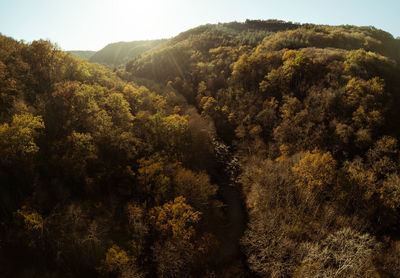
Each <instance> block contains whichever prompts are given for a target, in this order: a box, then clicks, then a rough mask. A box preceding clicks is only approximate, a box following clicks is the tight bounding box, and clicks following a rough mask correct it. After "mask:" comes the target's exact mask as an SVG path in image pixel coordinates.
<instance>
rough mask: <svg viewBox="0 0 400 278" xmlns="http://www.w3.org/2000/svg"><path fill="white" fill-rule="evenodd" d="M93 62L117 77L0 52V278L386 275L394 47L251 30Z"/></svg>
mask: <svg viewBox="0 0 400 278" xmlns="http://www.w3.org/2000/svg"><path fill="white" fill-rule="evenodd" d="M118 49H119V50H118ZM103 50H104V51H103V52H102V55H100V56H98V57H103V58H101V59H103V60H102V61H103V63H104V64H107V65H110V64H113V65H114V66H115V67H117V66H118V65H122V64H126V67H125V69H124V68H123V67H121V66H120V67H117V68H116V69H115V70H113V71H111V70H110V68H109V67H103V66H101V65H99V64H97V63H90V62H89V61H87V60H81V59H78V58H75V57H73V56H71V55H69V54H66V53H64V52H62V51H60V50H58V49H57V47H54V46H53V45H51V44H50V43H48V42H46V41H42V40H40V41H34V42H32V43H30V44H25V43H22V42H18V41H15V40H14V39H12V38H9V37H5V36H0V185H1V186H0V208H1V210H0V215H1V217H0V219H1V220H0V276H2V277H21V278H22V277H66V278H67V277H204V278H205V277H226V278H228V277H296V278H300V277H301V278H304V277H305V278H308V277H371V278H372V277H399V273H400V241H399V238H398V234H399V232H400V224H399V223H400V145H399V140H400V110H399V109H398V107H399V105H400V80H399V78H398V76H400V66H399V62H400V40H399V39H395V38H393V36H392V35H391V34H389V33H387V32H385V31H383V30H379V29H376V28H374V27H357V26H348V25H343V26H328V25H313V24H297V23H291V22H284V21H279V20H267V21H261V20H247V21H246V22H243V23H240V22H232V23H220V24H209V25H203V26H199V27H197V28H194V29H191V30H187V31H185V32H183V33H181V34H179V35H178V36H176V37H174V38H171V39H169V40H160V41H147V42H132V43H117V44H113V45H110V46H108V48H107V47H106V48H105V49H103ZM97 54H99V52H98V53H96V54H95V55H97ZM95 55H94V56H92V58H91V59H90V61H93V59H100V58H96V57H95ZM128 57H130V58H128ZM97 62H99V61H97ZM99 63H101V62H99Z"/></svg>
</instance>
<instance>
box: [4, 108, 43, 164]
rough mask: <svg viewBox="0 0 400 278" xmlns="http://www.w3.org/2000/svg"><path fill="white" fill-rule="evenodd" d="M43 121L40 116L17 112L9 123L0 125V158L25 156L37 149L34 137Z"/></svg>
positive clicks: (41, 127) (41, 126) (7, 158)
mask: <svg viewBox="0 0 400 278" xmlns="http://www.w3.org/2000/svg"><path fill="white" fill-rule="evenodd" d="M43 128H44V123H43V121H42V118H41V117H40V116H37V117H35V116H33V115H32V114H28V113H25V114H19V115H18V114H17V115H14V116H13V120H12V122H11V125H8V124H7V123H5V124H2V125H0V154H1V155H2V159H4V160H9V159H15V158H18V157H26V156H28V155H30V154H33V153H36V152H38V151H39V147H38V146H37V145H36V144H35V142H34V139H35V137H36V136H37V135H38V132H39V130H40V129H43Z"/></svg>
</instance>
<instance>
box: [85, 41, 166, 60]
mask: <svg viewBox="0 0 400 278" xmlns="http://www.w3.org/2000/svg"><path fill="white" fill-rule="evenodd" d="M164 41H165V40H150V41H133V42H117V43H111V44H109V45H107V46H106V47H104V48H103V49H101V50H99V51H97V52H96V53H94V54H93V55H92V56H91V57H90V59H89V61H90V62H92V63H100V64H104V65H109V66H119V65H122V64H125V63H127V62H128V61H130V60H132V59H133V58H136V57H138V56H140V55H141V54H142V53H144V52H146V51H148V50H150V49H152V48H154V47H156V46H157V45H159V44H161V43H163V42H164Z"/></svg>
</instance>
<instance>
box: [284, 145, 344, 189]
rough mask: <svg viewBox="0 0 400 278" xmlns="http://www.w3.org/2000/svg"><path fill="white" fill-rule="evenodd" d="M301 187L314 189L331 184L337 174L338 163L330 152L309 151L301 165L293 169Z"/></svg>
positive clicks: (297, 182)
mask: <svg viewBox="0 0 400 278" xmlns="http://www.w3.org/2000/svg"><path fill="white" fill-rule="evenodd" d="M292 171H293V174H294V175H295V177H296V184H297V186H299V187H302V188H307V189H311V190H312V189H314V188H318V187H321V186H326V185H328V184H331V183H332V182H333V180H334V177H335V173H336V161H335V160H334V159H333V157H332V155H331V153H330V152H326V153H322V152H320V151H319V150H317V149H315V150H314V151H312V152H310V151H307V152H306V153H305V155H304V157H303V158H302V159H301V160H300V161H299V163H298V164H297V165H296V166H294V167H293V168H292Z"/></svg>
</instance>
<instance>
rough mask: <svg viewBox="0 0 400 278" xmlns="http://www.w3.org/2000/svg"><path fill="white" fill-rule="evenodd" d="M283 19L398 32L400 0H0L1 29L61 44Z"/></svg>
mask: <svg viewBox="0 0 400 278" xmlns="http://www.w3.org/2000/svg"><path fill="white" fill-rule="evenodd" d="M247 18H248V19H281V20H286V21H293V22H301V23H319V24H330V25H341V24H352V25H373V26H375V27H377V28H380V29H383V30H385V31H388V32H390V33H391V34H392V35H393V36H395V37H397V36H400V0H380V1H378V0H273V1H270V0H264V1H261V0H240V1H239V0H229V1H228V0H193V1H192V0H144V1H137V0H0V33H2V34H4V35H7V36H11V37H14V38H15V39H23V40H25V41H32V40H37V39H40V38H43V39H50V40H51V41H52V42H56V43H57V44H58V45H59V46H61V48H62V49H65V50H75V49H79V50H99V49H101V48H102V47H104V46H105V45H107V44H108V43H110V42H117V41H133V40H143V39H156V38H169V37H172V36H175V35H177V34H179V33H180V32H182V31H185V30H187V29H189V28H193V27H196V26H198V25H201V24H206V23H218V22H230V21H244V20H246V19H247Z"/></svg>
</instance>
